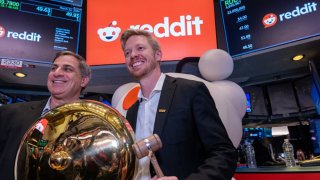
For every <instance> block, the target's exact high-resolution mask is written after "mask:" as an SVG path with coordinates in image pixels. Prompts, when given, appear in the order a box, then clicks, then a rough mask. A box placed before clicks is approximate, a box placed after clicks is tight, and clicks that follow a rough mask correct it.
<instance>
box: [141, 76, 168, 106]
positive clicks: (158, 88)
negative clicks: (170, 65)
mask: <svg viewBox="0 0 320 180" xmlns="http://www.w3.org/2000/svg"><path fill="white" fill-rule="evenodd" d="M165 78H166V75H165V74H164V73H161V75H160V77H159V79H158V81H157V84H156V85H155V87H154V88H153V90H152V91H151V94H150V97H152V96H153V94H154V93H156V92H160V91H161V90H162V87H163V83H164V79H165ZM138 99H139V101H140V102H141V101H142V100H148V98H146V97H144V96H143V94H142V91H141V88H140V90H139V92H138Z"/></svg>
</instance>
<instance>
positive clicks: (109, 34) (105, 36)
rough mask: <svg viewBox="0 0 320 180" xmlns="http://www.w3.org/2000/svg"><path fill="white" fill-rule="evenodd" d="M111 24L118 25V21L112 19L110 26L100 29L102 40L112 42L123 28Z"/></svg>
mask: <svg viewBox="0 0 320 180" xmlns="http://www.w3.org/2000/svg"><path fill="white" fill-rule="evenodd" d="M111 25H113V26H116V25H117V21H112V23H111V24H110V25H109V26H108V27H105V28H100V29H98V34H99V37H100V39H101V40H102V41H105V42H112V41H114V40H116V39H117V38H118V36H119V34H120V32H121V28H119V27H111Z"/></svg>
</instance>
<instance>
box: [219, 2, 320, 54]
mask: <svg viewBox="0 0 320 180" xmlns="http://www.w3.org/2000/svg"><path fill="white" fill-rule="evenodd" d="M319 3H320V0H290V1H287V0H259V1H257V0H221V1H220V7H221V12H222V19H223V24H224V31H225V37H226V44H227V50H228V52H229V53H230V54H231V56H232V57H234V58H235V57H238V56H241V55H245V54H249V53H252V52H257V51H260V50H264V49H268V48H272V47H276V46H279V45H283V44H287V43H291V42H295V41H299V40H303V39H307V38H311V37H315V36H319V35H320V23H319V22H318V21H319V19H320V11H319Z"/></svg>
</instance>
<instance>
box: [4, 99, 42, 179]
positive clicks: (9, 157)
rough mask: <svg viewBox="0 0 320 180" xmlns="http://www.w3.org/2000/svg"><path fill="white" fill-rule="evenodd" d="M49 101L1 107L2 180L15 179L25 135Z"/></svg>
mask: <svg viewBox="0 0 320 180" xmlns="http://www.w3.org/2000/svg"><path fill="white" fill-rule="evenodd" d="M46 102H47V100H44V101H34V102H22V103H16V104H12V105H4V106H1V107H0V179H1V180H2V179H3V180H11V179H14V164H15V158H16V154H17V152H18V148H19V145H20V141H21V140H22V138H23V136H24V134H25V133H26V132H27V130H28V129H29V128H30V127H31V126H32V125H33V124H34V123H35V122H36V121H37V120H38V118H39V117H40V116H41V113H42V110H43V109H44V107H45V105H46Z"/></svg>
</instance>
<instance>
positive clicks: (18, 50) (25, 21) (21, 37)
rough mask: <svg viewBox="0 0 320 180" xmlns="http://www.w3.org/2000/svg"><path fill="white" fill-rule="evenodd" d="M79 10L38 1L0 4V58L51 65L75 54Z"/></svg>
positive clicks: (27, 0)
mask: <svg viewBox="0 0 320 180" xmlns="http://www.w3.org/2000/svg"><path fill="white" fill-rule="evenodd" d="M81 13H82V11H81V9H79V8H74V7H66V6H60V5H53V4H48V3H43V2H38V1H29V0H15V1H0V58H6V59H17V60H29V61H35V62H51V60H52V59H53V58H54V56H55V54H56V52H58V51H61V50H70V51H74V52H78V41H79V30H80V21H81Z"/></svg>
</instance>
